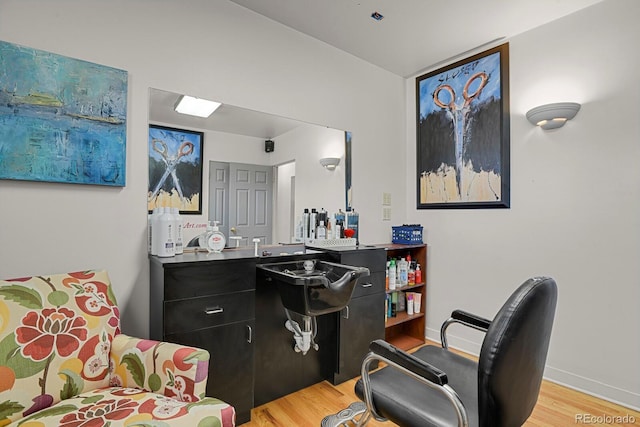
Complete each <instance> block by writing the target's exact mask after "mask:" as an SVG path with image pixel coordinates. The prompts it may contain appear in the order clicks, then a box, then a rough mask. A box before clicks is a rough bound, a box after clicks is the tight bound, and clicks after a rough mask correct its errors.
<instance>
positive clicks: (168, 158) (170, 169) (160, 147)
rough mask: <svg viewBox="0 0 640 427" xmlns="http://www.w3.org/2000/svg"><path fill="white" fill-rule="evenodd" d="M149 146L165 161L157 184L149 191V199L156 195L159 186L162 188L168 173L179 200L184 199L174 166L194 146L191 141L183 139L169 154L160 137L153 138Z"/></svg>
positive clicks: (191, 150)
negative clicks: (172, 153) (176, 148)
mask: <svg viewBox="0 0 640 427" xmlns="http://www.w3.org/2000/svg"><path fill="white" fill-rule="evenodd" d="M151 146H152V147H153V150H154V151H155V152H157V153H159V154H160V157H161V158H162V161H163V162H164V163H165V165H166V166H167V168H166V170H165V171H164V173H163V174H162V176H161V177H160V180H159V181H158V185H156V188H155V189H154V190H153V193H151V196H150V197H149V199H153V198H154V197H156V196H157V195H158V192H159V191H160V188H162V185H163V184H164V183H165V181H166V180H167V178H168V177H169V175H171V177H172V178H173V184H174V186H175V187H176V190H177V191H178V195H179V196H180V200H184V194H183V193H182V187H180V180H179V179H178V175H176V168H177V167H178V163H180V160H181V159H182V158H183V157H186V156H188V155H189V154H191V153H192V152H193V147H194V146H193V143H191V142H189V141H184V142H183V143H182V144H181V145H180V147H179V148H178V151H177V152H176V153H175V155H171V154H169V149H168V148H167V144H166V143H165V142H164V141H162V140H160V139H155V138H154V139H153V140H152V141H151Z"/></svg>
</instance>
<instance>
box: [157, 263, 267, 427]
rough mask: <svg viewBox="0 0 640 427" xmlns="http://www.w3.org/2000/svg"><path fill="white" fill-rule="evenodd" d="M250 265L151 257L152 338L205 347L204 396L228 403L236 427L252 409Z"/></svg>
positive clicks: (252, 278) (252, 296)
mask: <svg viewBox="0 0 640 427" xmlns="http://www.w3.org/2000/svg"><path fill="white" fill-rule="evenodd" d="M255 267H256V261H255V259H246V258H245V259H224V260H219V261H198V262H180V260H179V259H178V257H176V258H171V259H160V258H157V257H152V258H151V289H150V295H151V304H150V336H151V338H152V339H156V340H162V341H168V342H175V343H179V344H184V345H189V346H194V347H200V348H204V349H206V350H207V351H208V352H209V354H210V357H211V358H210V362H209V378H208V381H207V396H212V397H217V398H219V399H222V400H224V401H226V402H228V403H230V404H231V405H233V406H234V407H235V409H236V421H237V423H238V424H242V423H244V422H247V421H249V420H250V419H251V409H252V408H253V383H254V370H253V366H254V347H255V344H254V343H255V288H256V282H255Z"/></svg>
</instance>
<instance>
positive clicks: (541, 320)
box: [322, 277, 557, 427]
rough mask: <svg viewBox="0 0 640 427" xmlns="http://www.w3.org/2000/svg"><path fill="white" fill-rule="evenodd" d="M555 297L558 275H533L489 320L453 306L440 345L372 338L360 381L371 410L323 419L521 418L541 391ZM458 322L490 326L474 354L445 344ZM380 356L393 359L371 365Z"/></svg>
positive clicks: (476, 425) (353, 422) (484, 421)
mask: <svg viewBox="0 0 640 427" xmlns="http://www.w3.org/2000/svg"><path fill="white" fill-rule="evenodd" d="M556 301H557V286H556V283H555V281H554V280H553V279H550V278H546V277H536V278H532V279H529V280H527V281H526V282H525V283H524V284H522V285H521V286H520V287H519V288H518V289H516V290H515V292H513V294H512V295H511V296H510V297H509V298H508V299H507V301H506V302H505V303H504V305H503V306H502V308H501V309H500V310H499V311H498V313H497V314H496V316H495V318H494V319H493V320H491V321H490V320H487V319H484V318H482V317H479V316H476V315H473V314H471V313H468V312H465V311H462V310H455V311H454V312H453V313H452V314H451V317H450V318H449V319H448V320H447V321H445V322H444V324H443V325H442V328H441V338H442V343H443V347H437V346H424V347H422V348H420V349H419V350H417V351H416V352H414V353H412V354H409V353H407V352H404V351H402V350H400V349H398V348H396V347H394V346H393V345H391V344H389V343H387V342H385V341H383V340H377V341H374V342H372V343H371V345H370V347H369V350H370V351H369V353H368V354H367V356H366V357H365V359H364V361H363V363H362V370H361V374H362V377H361V379H360V380H358V382H357V383H356V386H355V392H356V395H357V396H358V397H359V398H360V399H361V400H362V401H363V402H364V403H365V405H366V410H365V411H364V412H357V411H352V412H353V415H352V416H351V417H350V418H349V419H343V418H340V417H337V416H328V417H325V419H324V420H323V421H322V426H323V427H338V426H365V425H366V424H367V423H368V422H369V421H370V420H371V419H376V420H378V421H393V422H394V423H396V424H397V425H399V426H402V427H413V426H415V427H431V426H465V427H466V426H473V427H512V426H521V425H522V424H524V422H525V421H526V420H527V418H528V417H529V416H530V415H531V412H532V411H533V408H534V406H535V404H536V402H537V399H538V393H539V391H540V384H541V382H542V374H543V371H544V364H545V362H546V357H547V352H548V348H549V341H550V336H551V327H552V324H553V318H554V315H555V307H556ZM454 323H458V324H462V325H465V326H468V327H471V328H474V329H478V330H481V331H484V332H485V337H484V340H483V343H482V348H481V351H480V357H479V360H478V361H477V362H476V361H474V360H471V359H468V358H466V357H463V356H460V355H458V354H455V353H453V352H451V351H449V350H448V347H447V339H446V331H447V328H448V327H449V326H450V325H452V324H454ZM375 361H382V362H384V363H386V364H387V365H388V366H386V367H384V368H382V369H379V370H377V371H375V372H369V370H368V368H369V365H370V364H371V363H373V362H375ZM342 412H344V411H341V413H342ZM344 415H347V414H344Z"/></svg>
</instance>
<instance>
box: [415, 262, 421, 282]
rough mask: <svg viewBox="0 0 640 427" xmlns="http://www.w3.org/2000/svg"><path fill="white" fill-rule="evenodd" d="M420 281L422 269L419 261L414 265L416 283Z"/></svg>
mask: <svg viewBox="0 0 640 427" xmlns="http://www.w3.org/2000/svg"><path fill="white" fill-rule="evenodd" d="M421 283H422V270H420V263H418V265H417V266H416V284H418V285H419V284H421Z"/></svg>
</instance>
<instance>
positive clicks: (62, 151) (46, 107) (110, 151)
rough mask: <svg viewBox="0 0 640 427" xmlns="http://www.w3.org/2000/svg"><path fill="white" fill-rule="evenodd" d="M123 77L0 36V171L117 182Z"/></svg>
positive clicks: (12, 175) (122, 149) (121, 170)
mask: <svg viewBox="0 0 640 427" xmlns="http://www.w3.org/2000/svg"><path fill="white" fill-rule="evenodd" d="M127 78H128V76H127V72H126V71H124V70H119V69H116V68H111V67H106V66H103V65H98V64H93V63H90V62H86V61H81V60H78V59H74V58H69V57H66V56H61V55H57V54H54V53H50V52H45V51H42V50H37V49H32V48H28V47H24V46H19V45H16V44H13V43H8V42H4V41H0V179H12V180H27V181H47V182H62V183H75V184H97V185H109V186H118V187H123V186H124V185H125V176H126V174H125V167H126V136H127V127H126V119H127Z"/></svg>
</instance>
